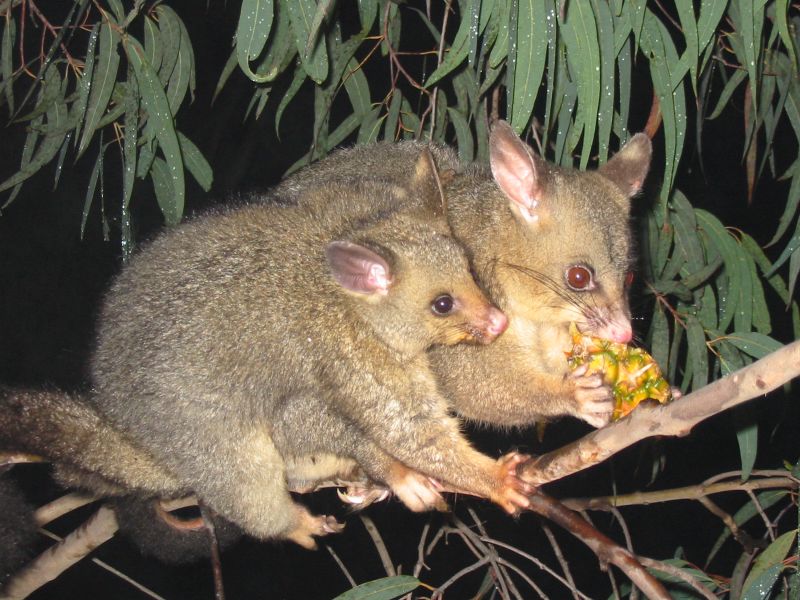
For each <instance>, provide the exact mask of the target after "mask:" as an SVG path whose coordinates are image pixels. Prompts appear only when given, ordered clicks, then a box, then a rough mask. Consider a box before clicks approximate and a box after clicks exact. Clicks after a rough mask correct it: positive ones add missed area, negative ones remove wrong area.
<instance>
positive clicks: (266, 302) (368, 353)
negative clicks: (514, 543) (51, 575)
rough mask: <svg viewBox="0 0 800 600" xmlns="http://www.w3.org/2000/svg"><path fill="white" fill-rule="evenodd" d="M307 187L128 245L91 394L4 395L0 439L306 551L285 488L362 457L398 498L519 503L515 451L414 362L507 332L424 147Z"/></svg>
mask: <svg viewBox="0 0 800 600" xmlns="http://www.w3.org/2000/svg"><path fill="white" fill-rule="evenodd" d="M305 193H306V194H308V195H309V196H313V201H312V200H310V201H309V202H308V203H306V204H303V205H298V206H294V207H285V208H281V207H273V206H269V205H267V204H266V203H258V204H251V205H246V206H241V207H238V208H233V209H229V210H222V211H218V212H216V213H211V214H208V215H205V216H202V217H200V218H197V219H194V220H192V221H190V222H187V223H185V224H183V225H180V226H178V227H176V228H174V229H172V230H170V231H167V232H165V233H164V234H163V235H161V236H160V237H158V238H157V239H156V240H154V241H153V242H152V243H151V244H149V245H148V246H147V247H145V248H143V249H142V251H141V252H139V253H138V254H137V255H135V256H134V258H133V259H132V260H131V261H130V263H129V264H128V265H127V266H126V267H125V268H124V269H123V270H122V272H121V273H120V274H119V276H118V277H117V278H116V280H115V281H114V283H113V285H112V287H111V289H110V290H109V292H108V294H107V296H106V298H105V302H104V304H103V307H102V311H101V314H100V319H99V324H98V334H97V343H96V351H95V354H94V356H93V359H92V363H91V370H92V383H93V388H92V390H91V392H90V393H89V394H87V395H85V396H70V395H67V394H63V393H61V392H55V391H53V392H26V391H13V390H2V393H0V449H13V450H23V451H27V452H31V453H36V454H40V455H42V456H44V457H47V458H50V459H52V460H54V461H55V462H56V463H57V464H59V465H60V466H59V472H60V474H61V479H62V481H66V482H68V483H75V484H78V485H80V486H82V487H88V488H89V489H90V490H97V491H99V492H100V493H129V492H130V491H131V490H138V491H140V492H141V494H142V496H144V497H147V496H164V497H169V496H175V495H178V494H184V493H186V492H188V491H193V492H194V493H196V494H197V496H198V497H199V498H200V499H201V500H202V501H203V502H205V503H206V504H207V505H208V506H209V507H211V508H212V509H214V510H215V511H216V512H218V513H219V514H220V515H222V516H223V517H225V518H226V519H228V520H230V521H232V522H233V523H235V524H236V525H238V526H240V527H241V528H243V529H244V530H245V531H246V532H247V533H249V534H251V535H254V536H256V537H259V538H262V539H266V538H271V539H289V540H292V541H294V542H296V543H298V544H300V545H302V546H305V547H307V548H312V547H314V546H315V542H314V537H315V536H319V535H325V534H327V533H331V532H335V531H338V530H340V529H341V525H340V524H339V523H338V522H336V520H335V519H333V518H332V517H328V516H316V515H312V514H311V513H310V512H309V511H308V510H306V509H305V508H304V507H302V506H301V505H300V504H297V503H295V502H294V500H293V499H292V498H291V496H290V495H289V493H288V490H287V480H288V481H292V482H295V481H314V480H317V479H320V478H327V477H332V476H335V475H337V474H347V473H349V472H351V471H352V470H353V469H355V468H356V467H360V468H361V469H363V471H364V472H365V473H366V474H367V476H369V477H370V478H371V479H373V480H375V481H378V482H383V483H386V484H387V485H388V486H389V487H390V488H391V489H392V490H393V491H394V492H395V493H397V495H398V496H399V497H400V498H401V499H402V500H403V501H404V502H405V503H406V504H407V505H409V506H410V507H411V508H412V509H414V510H424V509H427V508H432V507H440V506H441V505H442V504H443V501H442V500H441V497H440V495H439V492H438V487H437V486H438V483H435V482H441V484H443V485H446V486H448V487H450V488H452V489H456V490H459V491H462V492H464V493H469V494H474V495H477V496H480V497H484V498H488V499H490V500H492V501H493V502H496V503H497V504H499V505H500V506H502V507H503V508H504V509H505V510H507V511H508V512H510V513H514V512H516V511H517V510H518V509H519V508H521V507H526V506H527V505H528V498H527V494H528V493H530V491H531V489H530V487H529V486H528V485H527V484H525V483H524V482H522V481H520V480H519V479H518V478H517V476H516V466H517V465H518V464H519V463H520V462H521V461H522V460H524V457H522V456H521V455H518V454H516V453H511V454H509V455H507V456H504V457H502V458H501V459H499V460H495V459H493V458H490V457H488V456H485V455H483V454H481V453H479V452H478V451H476V450H475V449H474V448H473V447H472V446H471V445H470V444H469V442H468V441H467V440H466V439H465V437H464V436H463V435H462V433H461V431H460V427H459V422H458V420H457V419H455V418H453V417H451V416H449V414H448V408H449V404H448V402H447V401H446V399H445V398H444V397H442V396H441V394H440V393H439V391H438V389H437V384H436V379H435V377H434V375H433V373H432V372H431V369H430V366H429V362H428V355H427V350H428V349H429V348H430V347H431V346H432V345H436V344H457V343H459V342H474V343H478V344H480V345H484V344H488V343H490V342H492V341H494V340H495V339H496V338H497V337H498V336H500V335H501V334H502V333H503V331H504V330H505V329H506V326H507V319H506V317H505V316H504V315H503V313H502V312H501V311H500V310H498V309H497V308H496V307H494V306H493V305H492V304H491V303H490V302H489V301H488V300H487V299H486V298H485V296H484V295H483V293H482V292H481V291H480V290H479V289H478V287H477V286H476V284H475V282H474V280H473V279H472V276H471V275H470V270H469V266H468V263H467V259H466V256H465V255H464V251H463V249H462V247H461V246H460V245H459V243H458V242H456V241H455V240H454V239H453V237H452V235H451V233H450V228H449V226H448V223H447V219H446V216H445V213H444V206H443V197H442V192H441V182H440V181H439V178H438V175H437V172H436V169H435V166H434V163H433V159H432V157H431V155H430V153H429V152H428V151H427V150H425V149H422V150H421V151H420V152H418V154H417V159H416V160H415V161H414V162H413V163H412V164H411V165H410V167H409V169H408V170H407V181H405V182H404V185H392V184H389V183H387V182H383V181H369V180H366V179H365V180H363V181H358V182H348V183H346V184H345V183H341V182H340V183H335V184H330V185H328V184H326V182H320V185H319V186H313V185H311V186H309V188H308V189H307V191H306V192H305ZM62 417H64V418H62ZM87 450H90V451H89V452H87ZM434 481H435V482H434Z"/></svg>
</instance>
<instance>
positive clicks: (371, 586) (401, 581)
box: [334, 575, 420, 600]
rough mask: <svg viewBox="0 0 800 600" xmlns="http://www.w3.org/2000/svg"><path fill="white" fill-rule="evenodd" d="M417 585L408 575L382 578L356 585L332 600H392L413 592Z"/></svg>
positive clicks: (417, 580) (415, 580) (414, 579)
mask: <svg viewBox="0 0 800 600" xmlns="http://www.w3.org/2000/svg"><path fill="white" fill-rule="evenodd" d="M419 584H420V583H419V579H417V578H416V577H411V576H410V575H397V576H394V577H384V578H383V579H376V580H375V581H369V582H367V583H362V584H361V585H357V586H356V587H354V588H353V589H351V590H348V591H346V592H345V593H343V594H339V595H338V596H336V598H334V600H392V599H393V598H397V597H399V596H402V595H403V594H407V593H409V592H413V591H414V590H415V589H417V587H419Z"/></svg>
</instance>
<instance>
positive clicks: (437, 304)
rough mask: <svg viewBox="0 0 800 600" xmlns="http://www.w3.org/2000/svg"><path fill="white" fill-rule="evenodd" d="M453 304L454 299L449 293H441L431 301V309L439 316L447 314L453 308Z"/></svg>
mask: <svg viewBox="0 0 800 600" xmlns="http://www.w3.org/2000/svg"><path fill="white" fill-rule="evenodd" d="M454 305H455V301H454V300H453V297H452V296H450V295H449V294H442V295H441V296H437V297H436V299H435V300H434V301H433V302H431V310H432V311H433V312H434V314H437V315H439V316H444V315H449V314H450V312H451V311H452V310H453V306H454Z"/></svg>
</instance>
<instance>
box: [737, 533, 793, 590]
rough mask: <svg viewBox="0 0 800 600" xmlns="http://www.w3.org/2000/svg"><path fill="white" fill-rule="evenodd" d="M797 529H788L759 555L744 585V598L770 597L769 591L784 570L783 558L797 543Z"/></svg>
mask: <svg viewBox="0 0 800 600" xmlns="http://www.w3.org/2000/svg"><path fill="white" fill-rule="evenodd" d="M796 536H797V531H796V530H795V531H787V532H786V533H784V534H783V535H781V536H779V537H778V538H776V539H775V541H774V542H772V543H771V544H770V545H769V546H767V549H766V550H764V552H762V553H761V554H759V555H758V558H756V560H755V562H754V563H753V568H752V569H750V572H749V573H748V574H747V579H745V581H744V586H742V591H743V594H742V600H756V599H761V598H768V597H769V592H770V590H771V589H772V586H773V585H775V582H776V581H777V580H778V576H779V575H780V574H781V571H783V569H784V568H785V567H784V564H783V559H784V558H786V555H787V554H789V551H790V550H791V548H792V545H793V544H794V543H795V537H796Z"/></svg>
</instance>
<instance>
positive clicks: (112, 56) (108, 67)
mask: <svg viewBox="0 0 800 600" xmlns="http://www.w3.org/2000/svg"><path fill="white" fill-rule="evenodd" d="M99 37H100V49H99V51H98V55H97V59H96V63H95V67H94V73H93V76H92V83H91V92H90V94H89V104H88V106H87V107H86V118H85V119H84V125H83V136H82V137H81V141H80V143H79V144H78V156H80V155H81V154H83V152H84V151H85V150H86V148H87V147H88V145H89V142H90V141H91V139H92V136H93V135H94V132H95V130H96V129H97V124H98V123H99V122H100V119H101V118H102V116H103V113H105V111H106V108H107V107H108V101H109V100H110V99H111V92H112V91H114V84H115V83H116V81H117V71H118V69H119V53H118V51H117V46H119V43H120V37H119V34H118V33H117V32H116V30H115V29H114V28H113V27H112V26H111V25H110V24H109V23H107V22H104V23H103V24H102V25H101V26H100V34H99Z"/></svg>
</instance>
